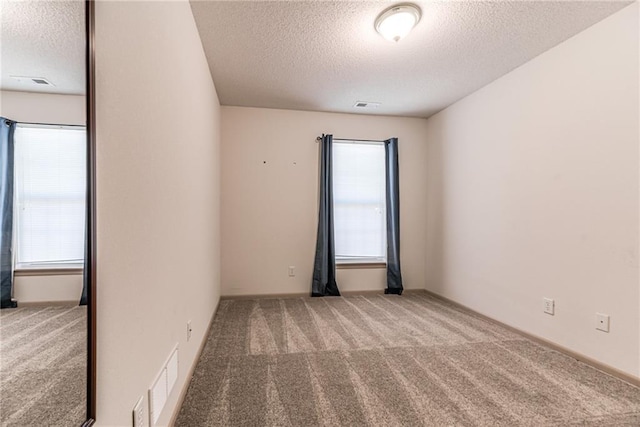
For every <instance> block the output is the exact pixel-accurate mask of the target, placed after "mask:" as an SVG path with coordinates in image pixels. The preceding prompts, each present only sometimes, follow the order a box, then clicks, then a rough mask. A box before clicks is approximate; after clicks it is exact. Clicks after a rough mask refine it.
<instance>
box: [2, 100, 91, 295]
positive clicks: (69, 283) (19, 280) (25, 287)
mask: <svg viewBox="0 0 640 427" xmlns="http://www.w3.org/2000/svg"><path fill="white" fill-rule="evenodd" d="M85 102H86V101H85V97H84V96H79V95H54V94H45V93H33V92H16V91H0V116H2V117H6V118H8V119H11V120H15V121H19V122H27V123H44V124H62V125H85V124H86V123H85V117H86V114H85V110H86V105H85ZM81 292H82V276H81V275H64V276H60V275H55V276H41V275H38V276H16V277H15V280H14V282H13V297H14V298H15V299H16V300H18V304H20V303H32V302H59V301H65V302H69V301H79V300H80V294H81Z"/></svg>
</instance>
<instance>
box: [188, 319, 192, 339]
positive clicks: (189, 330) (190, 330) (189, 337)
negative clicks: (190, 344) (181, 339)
mask: <svg viewBox="0 0 640 427" xmlns="http://www.w3.org/2000/svg"><path fill="white" fill-rule="evenodd" d="M192 331H193V329H192V328H191V320H189V321H188V322H187V341H189V340H190V339H191V332H192Z"/></svg>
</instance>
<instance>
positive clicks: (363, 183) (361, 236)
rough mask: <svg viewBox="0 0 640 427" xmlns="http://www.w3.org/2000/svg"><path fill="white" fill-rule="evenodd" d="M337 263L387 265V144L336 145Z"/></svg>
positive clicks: (348, 142)
mask: <svg viewBox="0 0 640 427" xmlns="http://www.w3.org/2000/svg"><path fill="white" fill-rule="evenodd" d="M333 204H334V206H333V208H334V235H335V250H336V261H337V262H338V263H340V264H346V263H349V262H352V263H353V262H355V263H363V262H364V263H366V262H386V254H387V241H386V237H387V234H386V211H385V208H386V196H385V150H384V144H383V143H375V142H371V143H368V142H367V143H362V142H351V141H347V142H335V141H334V143H333Z"/></svg>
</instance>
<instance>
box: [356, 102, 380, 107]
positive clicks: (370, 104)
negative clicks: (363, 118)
mask: <svg viewBox="0 0 640 427" xmlns="http://www.w3.org/2000/svg"><path fill="white" fill-rule="evenodd" d="M353 106H354V107H356V108H378V107H379V106H380V103H379V102H365V101H358V102H356V103H355V104H354V105H353Z"/></svg>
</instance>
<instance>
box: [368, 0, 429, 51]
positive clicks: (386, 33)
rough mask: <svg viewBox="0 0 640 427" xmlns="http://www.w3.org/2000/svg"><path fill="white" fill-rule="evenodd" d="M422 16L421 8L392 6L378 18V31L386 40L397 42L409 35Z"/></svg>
mask: <svg viewBox="0 0 640 427" xmlns="http://www.w3.org/2000/svg"><path fill="white" fill-rule="evenodd" d="M421 15H422V14H421V12H420V8H419V7H418V6H416V5H414V4H399V5H396V6H392V7H390V8H389V9H387V10H385V11H384V12H382V13H381V14H380V15H379V16H378V17H377V18H376V22H375V27H376V31H377V32H379V33H380V35H381V36H382V37H384V38H385V39H387V40H390V41H395V42H397V41H398V40H400V39H401V38H403V37H404V36H406V35H407V34H409V31H411V30H412V29H413V27H415V26H416V24H417V23H418V21H420V16H421Z"/></svg>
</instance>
